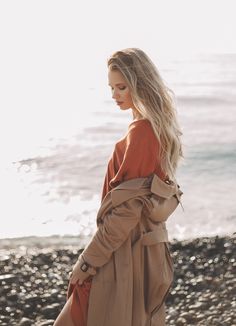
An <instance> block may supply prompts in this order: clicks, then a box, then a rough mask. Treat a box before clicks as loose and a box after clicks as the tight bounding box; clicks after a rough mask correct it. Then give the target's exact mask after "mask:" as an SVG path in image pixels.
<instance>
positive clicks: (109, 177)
mask: <svg viewBox="0 0 236 326" xmlns="http://www.w3.org/2000/svg"><path fill="white" fill-rule="evenodd" d="M158 157H160V146H159V143H158V140H157V138H156V135H155V134H154V131H153V129H152V126H151V123H150V122H149V121H148V120H146V119H143V120H136V121H133V122H131V124H130V125H129V127H128V132H127V133H126V135H125V136H124V137H123V138H121V139H120V140H119V141H118V142H117V143H116V145H115V149H114V151H113V153H112V157H111V159H110V161H109V163H108V167H107V173H106V176H105V181H104V186H103V192H102V199H103V198H104V197H105V195H106V193H107V192H108V191H110V190H111V189H112V188H114V187H116V186H117V185H118V184H119V183H120V182H122V181H125V180H129V179H133V178H138V177H147V176H148V175H150V174H152V173H156V174H157V175H158V176H159V177H160V178H161V179H162V180H164V179H165V174H164V172H163V171H162V170H161V168H160V160H159V159H158Z"/></svg>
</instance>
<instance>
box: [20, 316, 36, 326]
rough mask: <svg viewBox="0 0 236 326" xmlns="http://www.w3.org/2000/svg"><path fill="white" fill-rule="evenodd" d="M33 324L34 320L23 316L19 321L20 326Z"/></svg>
mask: <svg viewBox="0 0 236 326" xmlns="http://www.w3.org/2000/svg"><path fill="white" fill-rule="evenodd" d="M33 324H34V322H33V320H31V319H29V318H25V317H23V318H22V319H21V321H20V323H19V326H32V325H33Z"/></svg>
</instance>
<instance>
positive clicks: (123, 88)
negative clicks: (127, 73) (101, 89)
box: [111, 86, 126, 91]
mask: <svg viewBox="0 0 236 326" xmlns="http://www.w3.org/2000/svg"><path fill="white" fill-rule="evenodd" d="M113 89H114V88H113V87H111V90H112V91H113ZM125 89H126V86H123V87H121V88H119V90H121V91H124V90H125Z"/></svg>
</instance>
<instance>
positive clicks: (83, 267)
mask: <svg viewBox="0 0 236 326" xmlns="http://www.w3.org/2000/svg"><path fill="white" fill-rule="evenodd" d="M81 258H82V260H83V262H82V263H81V265H80V269H81V271H82V272H84V273H86V272H88V273H89V274H91V275H95V274H96V272H97V271H96V268H94V267H93V266H91V265H90V264H88V263H87V262H86V261H85V260H84V257H83V256H82V255H81Z"/></svg>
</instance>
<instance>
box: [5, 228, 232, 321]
mask: <svg viewBox="0 0 236 326" xmlns="http://www.w3.org/2000/svg"><path fill="white" fill-rule="evenodd" d="M235 235H236V234H235V233H234V234H232V235H230V236H220V237H219V236H214V237H202V238H196V239H194V240H184V241H179V240H178V241H177V240H173V241H171V242H170V249H171V255H172V258H173V261H174V268H175V274H174V282H173V285H172V288H171V292H170V293H169V296H168V298H167V300H166V313H167V317H166V324H167V325H175V326H181V325H188V326H191V325H199V326H200V325H209V326H210V325H212V326H217V325H222V326H234V325H236V315H235V310H236V289H235V281H236V273H235V271H236V260H235V255H234V253H235V250H236V236H235ZM78 243H79V241H78V238H77V237H70V238H66V237H57V236H55V237H29V238H16V239H2V240H0V248H1V249H0V270H1V273H0V284H1V287H0V301H1V302H0V325H2V326H9V325H11V326H15V325H17V326H46V325H47V326H52V325H53V322H54V320H55V318H56V317H57V315H58V314H59V312H60V311H61V309H62V307H63V305H64V303H65V300H66V291H67V286H68V275H69V272H70V271H71V268H72V266H73V264H74V263H75V261H76V259H77V257H78V255H79V253H80V252H81V251H80V249H82V248H79V246H78Z"/></svg>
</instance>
